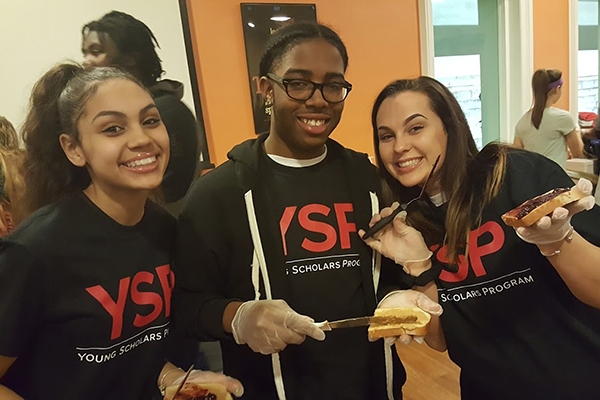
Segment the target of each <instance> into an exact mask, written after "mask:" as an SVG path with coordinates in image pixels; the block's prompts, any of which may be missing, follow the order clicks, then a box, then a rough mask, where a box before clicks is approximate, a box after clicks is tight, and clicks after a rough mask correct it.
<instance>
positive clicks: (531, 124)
mask: <svg viewBox="0 0 600 400" xmlns="http://www.w3.org/2000/svg"><path fill="white" fill-rule="evenodd" d="M562 86H563V79H562V72H560V71H559V70H557V69H547V70H546V69H538V70H537V71H535V73H534V74H533V78H532V79H531V87H532V89H533V108H532V109H531V110H529V111H527V112H526V113H525V115H523V117H521V119H520V120H519V122H518V123H517V126H516V128H515V140H514V146H515V147H518V148H521V149H526V150H529V151H534V152H536V153H540V154H541V155H543V156H546V157H548V158H549V159H551V160H552V161H554V162H556V163H557V164H558V165H560V166H561V167H563V168H564V167H565V165H566V163H567V157H568V154H567V148H568V150H569V151H570V153H571V156H572V157H573V158H583V141H582V140H581V132H580V131H579V129H578V128H577V124H576V122H575V121H574V120H573V117H572V116H571V114H569V112H568V111H565V110H561V109H560V108H556V107H553V106H554V105H555V104H556V103H557V102H558V100H559V99H560V97H561V95H562Z"/></svg>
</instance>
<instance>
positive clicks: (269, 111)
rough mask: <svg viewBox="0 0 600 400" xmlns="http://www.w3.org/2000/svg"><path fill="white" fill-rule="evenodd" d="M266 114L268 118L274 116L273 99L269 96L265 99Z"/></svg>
mask: <svg viewBox="0 0 600 400" xmlns="http://www.w3.org/2000/svg"><path fill="white" fill-rule="evenodd" d="M265 114H267V115H268V116H271V114H273V99H272V98H271V96H269V95H267V98H266V99H265Z"/></svg>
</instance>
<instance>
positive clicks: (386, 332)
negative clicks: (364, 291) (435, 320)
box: [369, 307, 431, 340]
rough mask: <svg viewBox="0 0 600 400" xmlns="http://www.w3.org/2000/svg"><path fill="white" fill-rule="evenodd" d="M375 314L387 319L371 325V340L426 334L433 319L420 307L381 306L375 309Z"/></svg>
mask: <svg viewBox="0 0 600 400" xmlns="http://www.w3.org/2000/svg"><path fill="white" fill-rule="evenodd" d="M375 316H376V317H386V320H385V321H384V322H383V323H373V324H371V326H369V339H371V340H375V339H379V338H383V337H390V336H400V335H402V334H408V335H415V336H425V335H426V334H427V330H428V328H429V322H430V321H431V315H429V314H428V313H426V312H425V311H423V310H421V309H420V308H418V307H397V308H380V309H377V310H375Z"/></svg>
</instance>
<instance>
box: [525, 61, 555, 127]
mask: <svg viewBox="0 0 600 400" xmlns="http://www.w3.org/2000/svg"><path fill="white" fill-rule="evenodd" d="M561 77H562V72H560V71H559V70H557V69H547V70H546V69H538V70H537V71H535V73H534V74H533V77H532V78H531V88H532V89H533V110H532V111H531V123H532V124H533V126H535V129H540V125H541V123H542V117H543V116H544V110H545V109H546V103H547V102H548V93H549V90H548V85H550V84H551V83H554V82H556V81H558V80H559V79H560V78H561Z"/></svg>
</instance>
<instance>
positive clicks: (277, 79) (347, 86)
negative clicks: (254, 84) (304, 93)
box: [267, 72, 352, 104]
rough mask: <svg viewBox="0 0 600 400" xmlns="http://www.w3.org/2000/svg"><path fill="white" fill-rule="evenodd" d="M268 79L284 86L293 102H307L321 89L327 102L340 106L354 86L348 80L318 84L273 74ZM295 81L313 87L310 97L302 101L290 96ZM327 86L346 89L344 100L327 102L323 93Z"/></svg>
mask: <svg viewBox="0 0 600 400" xmlns="http://www.w3.org/2000/svg"><path fill="white" fill-rule="evenodd" d="M267 78H269V79H271V80H272V81H273V82H275V83H278V84H280V85H281V86H283V89H284V90H285V94H287V96H288V97H289V98H290V99H292V100H296V101H306V100H308V99H310V98H311V97H313V96H314V94H315V91H316V90H317V89H319V90H320V91H321V96H323V99H325V101H326V102H328V103H330V104H338V103H341V102H343V101H345V100H346V99H347V98H348V95H349V94H350V92H351V91H352V84H351V83H350V82H348V81H346V80H344V82H328V83H316V82H313V81H308V80H306V79H297V78H294V79H288V78H282V77H280V76H277V75H275V74H274V73H272V72H269V73H268V74H267ZM293 81H301V82H304V83H308V84H310V85H312V90H311V92H310V95H309V96H308V97H306V98H302V99H298V98H295V97H293V96H291V95H290V93H289V91H288V85H289V84H290V83H291V82H293ZM327 85H340V86H341V87H343V88H344V89H346V94H345V95H344V98H342V99H341V100H338V101H329V100H327V98H326V97H325V93H324V92H323V88H324V87H325V86H327Z"/></svg>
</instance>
